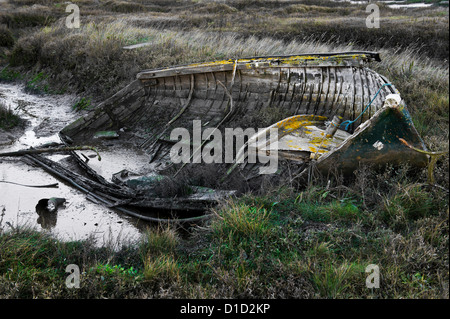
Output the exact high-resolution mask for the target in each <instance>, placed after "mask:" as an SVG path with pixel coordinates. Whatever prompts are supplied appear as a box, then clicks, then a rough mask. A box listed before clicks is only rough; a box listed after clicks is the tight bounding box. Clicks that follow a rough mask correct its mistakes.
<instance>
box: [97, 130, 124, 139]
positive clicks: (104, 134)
mask: <svg viewBox="0 0 450 319" xmlns="http://www.w3.org/2000/svg"><path fill="white" fill-rule="evenodd" d="M118 137H119V134H118V133H117V132H116V131H99V132H96V133H95V134H94V138H95V139H104V140H111V139H115V138H118Z"/></svg>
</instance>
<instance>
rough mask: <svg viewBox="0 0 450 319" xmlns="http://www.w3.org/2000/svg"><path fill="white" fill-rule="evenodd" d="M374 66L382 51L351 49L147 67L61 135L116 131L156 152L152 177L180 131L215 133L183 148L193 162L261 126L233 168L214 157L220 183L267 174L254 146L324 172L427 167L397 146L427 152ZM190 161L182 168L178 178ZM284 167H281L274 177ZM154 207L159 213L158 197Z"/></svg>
mask: <svg viewBox="0 0 450 319" xmlns="http://www.w3.org/2000/svg"><path fill="white" fill-rule="evenodd" d="M376 61H380V56H379V54H378V53H375V52H344V53H328V54H302V55H290V56H267V57H251V58H242V59H230V60H223V61H215V62H207V63H196V64H189V65H182V66H175V67H167V68H159V69H154V70H145V71H142V72H140V73H139V74H137V79H136V80H135V81H133V82H132V83H130V84H129V85H128V86H127V87H125V88H124V89H122V90H121V91H119V92H118V93H116V94H115V95H113V96H112V97H111V98H109V99H107V100H106V101H104V102H102V103H101V104H100V105H98V106H97V107H96V108H95V109H94V110H92V111H91V112H90V113H88V114H87V115H86V116H83V117H81V118H80V119H78V120H77V121H75V122H74V123H71V124H70V125H68V126H67V127H65V128H64V129H63V130H62V131H61V132H60V136H61V139H62V140H63V141H64V142H65V143H66V144H76V145H80V144H93V145H99V143H100V144H101V143H102V142H101V141H99V140H95V139H94V137H95V135H96V133H97V132H101V131H114V132H116V133H117V139H118V141H119V143H120V141H127V142H132V143H133V144H134V146H135V147H136V149H139V150H140V151H144V152H145V153H146V154H148V162H146V163H142V165H145V166H148V169H149V172H150V171H151V172H152V174H161V175H164V174H165V173H167V170H168V168H170V167H172V166H173V165H174V163H173V161H172V159H173V157H171V150H172V149H173V146H174V144H176V143H181V141H180V140H173V139H171V132H172V131H173V130H174V129H176V128H183V129H186V130H187V131H188V132H189V134H191V135H195V134H196V132H194V131H195V125H193V123H199V125H200V127H201V129H202V130H203V131H207V130H208V129H209V131H208V132H209V134H206V136H205V135H201V143H197V144H196V143H195V142H192V141H189V140H188V141H184V142H183V143H184V144H187V145H188V147H189V148H190V150H191V152H190V156H188V160H190V162H189V163H194V162H195V161H193V158H194V157H195V154H196V151H199V152H202V150H203V149H204V148H205V147H207V145H208V144H209V143H212V141H213V140H214V138H213V139H212V140H211V137H214V136H215V135H214V133H216V132H221V133H225V132H226V130H227V129H237V128H242V129H243V130H245V129H247V128H254V129H255V130H256V129H259V130H258V133H255V134H252V135H249V136H246V138H245V140H246V142H245V143H244V145H240V146H239V147H235V146H236V145H235V144H236V143H237V142H236V140H235V141H234V144H232V146H233V154H232V159H233V160H232V161H231V162H229V161H228V162H227V161H226V160H224V157H225V156H224V154H221V155H220V156H219V157H216V158H215V159H216V160H217V161H216V162H215V163H221V164H222V165H223V166H224V167H225V170H224V171H221V170H217V176H215V177H213V178H217V179H218V180H219V179H221V178H223V176H224V175H225V176H227V175H230V174H233V172H236V171H237V170H239V171H240V174H243V175H244V176H246V178H252V177H254V176H258V175H259V174H263V173H262V171H261V170H259V169H260V168H261V163H251V164H252V165H248V164H249V161H248V158H249V157H248V155H249V149H253V150H255V151H256V152H257V153H258V152H259V153H264V154H265V155H266V156H269V157H270V156H277V158H280V159H282V160H288V161H292V162H295V163H297V164H298V165H299V170H300V171H302V172H306V171H307V169H308V168H309V167H311V165H314V166H315V167H316V168H318V169H319V170H320V171H323V172H327V171H329V170H331V169H333V170H335V169H339V170H341V171H342V172H343V173H344V174H351V173H352V172H353V171H354V170H355V169H357V168H358V167H359V165H361V164H373V165H386V164H388V163H392V164H399V163H404V162H408V163H409V164H410V165H412V166H424V165H426V163H427V157H426V155H425V154H422V153H419V152H415V151H414V150H412V149H411V148H408V147H405V145H403V144H402V143H401V142H400V140H399V138H402V139H404V140H406V141H408V143H410V144H411V145H412V146H414V147H416V148H419V149H425V145H424V143H423V141H422V140H421V138H420V136H419V135H418V133H417V131H416V129H415V128H414V125H413V122H412V120H411V117H410V115H409V113H408V110H407V108H406V105H405V103H404V101H403V100H402V99H401V97H400V93H399V92H398V90H397V89H396V88H395V86H394V85H393V84H392V83H390V82H389V80H388V79H386V78H385V77H384V76H382V75H380V74H378V73H376V72H375V71H373V70H371V69H370V68H369V67H368V66H369V64H370V63H373V62H376ZM195 121H197V122H195ZM274 128H276V129H277V130H278V132H279V135H278V138H276V141H275V142H274V143H272V142H270V141H268V140H264V143H256V142H255V141H256V140H257V138H258V137H259V136H260V135H261V132H268V130H270V129H274ZM235 137H236V136H235ZM236 138H237V137H236ZM215 142H216V143H217V141H215ZM219 142H220V143H222V142H223V141H219ZM259 142H261V141H259ZM172 155H173V153H172ZM228 158H230V157H228ZM197 163H198V164H197V165H200V166H201V165H208V164H207V163H202V162H201V161H200V162H197ZM185 165H186V163H184V164H182V165H178V169H177V170H176V172H177V173H178V172H179V171H181V170H182V169H183V167H184V166H185ZM192 165H194V164H192ZM237 167H239V168H238V169H236V168H237ZM258 170H259V171H258ZM282 170H283V165H282V164H279V165H278V167H277V170H276V172H272V173H279V172H280V171H282ZM224 172H225V173H224ZM172 173H173V171H172ZM175 175H176V174H175ZM226 195H230V193H227V192H224V193H220V196H219V197H220V198H223V197H224V196H226ZM157 202H158V203H156V201H154V204H153V206H154V207H158V208H161V207H164V206H167V207H169V208H170V206H171V199H158V200H157ZM180 205H182V203H181V204H180ZM147 207H152V203H151V200H148V201H147Z"/></svg>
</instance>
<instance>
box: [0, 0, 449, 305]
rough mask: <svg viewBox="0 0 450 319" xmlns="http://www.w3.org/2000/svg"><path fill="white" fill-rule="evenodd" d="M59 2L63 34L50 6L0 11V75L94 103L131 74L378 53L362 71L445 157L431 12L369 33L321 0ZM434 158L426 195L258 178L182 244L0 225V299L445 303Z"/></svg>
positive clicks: (440, 60)
mask: <svg viewBox="0 0 450 319" xmlns="http://www.w3.org/2000/svg"><path fill="white" fill-rule="evenodd" d="M72 2H74V3H77V4H79V5H80V9H81V10H82V11H81V13H82V22H81V27H80V28H79V29H67V28H66V27H65V24H64V17H65V12H64V8H65V7H64V5H62V4H61V3H60V2H58V1H52V0H40V1H28V0H21V1H16V2H15V4H14V5H13V4H11V3H8V2H7V3H6V4H4V3H2V4H1V5H4V6H6V7H5V8H7V9H8V11H7V10H5V11H2V13H1V14H0V24H2V23H3V24H4V26H3V27H0V39H3V40H2V41H3V42H2V43H4V44H1V45H0V47H1V48H0V63H1V64H2V65H3V66H2V68H1V70H2V71H1V73H0V79H1V80H3V81H21V82H25V83H28V84H30V85H31V86H32V87H33V88H35V89H36V90H37V91H38V92H40V93H42V92H43V93H46V92H47V93H48V92H71V93H77V94H79V95H80V99H81V100H80V101H89V103H91V105H92V107H95V105H96V103H97V102H99V101H101V100H103V99H104V98H105V97H108V96H109V95H111V94H112V93H115V92H116V91H117V90H118V89H120V88H122V87H124V86H125V85H126V84H128V83H129V82H130V81H131V80H133V79H134V78H135V75H136V73H137V72H138V71H140V70H142V69H151V68H156V67H162V66H170V65H175V64H183V63H191V62H200V61H207V60H216V59H225V58H234V57H243V56H261V55H276V54H283V55H287V54H295V53H302V52H330V51H346V50H356V49H366V50H370V51H377V50H378V51H380V53H381V57H382V62H381V63H373V64H372V65H371V66H370V67H371V68H372V69H374V70H376V71H378V72H379V73H381V74H382V75H385V76H386V77H387V78H388V79H389V80H390V81H392V82H393V83H394V84H395V85H396V87H397V88H398V89H399V91H400V92H401V94H402V98H403V99H404V100H405V101H406V104H407V105H408V109H409V111H410V112H411V115H412V118H413V121H414V124H415V126H416V128H417V129H418V131H419V133H420V135H421V136H422V138H423V139H424V141H425V144H426V145H427V147H428V148H429V149H430V150H447V151H448V134H449V130H448V128H449V94H448V88H449V80H448V76H449V69H448V60H447V55H448V9H447V8H431V9H426V10H408V11H396V10H392V9H389V8H387V7H386V6H384V5H383V4H380V8H381V10H382V11H381V14H382V21H381V28H380V29H379V30H373V29H367V28H366V27H365V23H364V21H365V18H366V16H367V14H366V13H365V7H364V6H351V5H349V4H347V3H337V2H331V1H327V0H320V1H312V0H303V1H300V0H299V1H289V2H287V1H286V2H284V1H269V0H258V1H257V0H254V1H243V0H229V1H223V2H220V3H219V2H211V1H192V2H187V1H176V0H172V1H162V0H160V1H156V0H154V1H150V0H149V1H144V0H135V1H113V0H111V1H99V5H94V4H93V2H91V1H81V0H80V1H72ZM33 4H38V5H39V6H38V7H34V10H32V5H33ZM32 15H35V16H37V17H33V18H32V17H31V16H32ZM2 30H3V31H2ZM144 42H149V43H151V45H149V46H145V47H142V48H139V49H135V50H124V49H123V47H124V46H126V45H131V44H137V43H144ZM0 112H2V111H0ZM0 116H1V113H0ZM448 163H449V160H448V155H446V156H444V157H442V158H441V159H440V160H439V161H438V163H437V165H436V168H435V171H434V174H435V177H436V183H437V185H438V186H429V185H427V184H426V172H425V170H423V171H417V170H413V169H410V168H408V167H403V168H397V169H393V168H389V167H388V168H386V169H385V170H384V171H381V172H380V171H378V172H375V171H372V170H371V169H370V168H361V169H360V170H359V171H357V172H355V174H354V176H353V177H352V178H350V179H348V180H345V181H343V180H342V179H341V178H340V176H332V177H329V178H321V177H317V178H316V179H315V180H313V181H312V182H311V183H310V184H305V183H303V184H301V183H291V182H290V181H289V180H284V181H282V182H280V183H278V184H274V183H273V181H272V180H270V179H267V180H266V181H265V182H264V183H262V185H261V189H260V190H259V191H255V192H254V193H252V194H247V195H245V196H243V197H241V198H239V199H234V200H232V201H229V202H225V203H222V204H221V205H220V206H219V207H217V208H216V209H215V210H214V211H215V214H214V217H213V218H212V219H211V220H210V221H208V222H206V223H204V224H202V225H200V227H193V228H190V230H189V234H187V235H186V234H185V236H180V232H179V231H178V230H177V228H176V227H175V226H174V227H171V228H167V227H162V228H161V229H160V230H158V231H155V230H154V229H151V230H149V231H148V232H147V233H146V234H145V235H144V238H143V239H142V241H140V242H136V243H129V244H125V245H124V246H123V247H122V248H121V249H119V250H115V249H114V247H108V246H107V245H106V246H105V247H101V248H99V247H97V246H96V245H94V243H93V241H90V240H86V241H77V242H62V241H58V240H55V239H54V238H53V237H51V236H50V235H48V234H45V233H41V232H37V231H34V230H30V229H26V228H24V227H16V226H17V225H14V226H13V227H11V226H9V225H4V224H2V223H1V217H0V298H32V297H37V298H62V297H64V298H102V297H107V298H125V297H127V298H133V297H134V298H148V297H153V298H448V282H449V261H448V253H449V249H448V246H449V238H448V234H449V229H448V227H449V222H448V216H449V210H448V192H447V191H446V190H445V188H444V189H443V187H447V186H446V185H448V183H449V165H448ZM0 209H1V203H0ZM0 216H1V215H0ZM68 264H76V265H78V266H79V267H80V269H81V271H82V277H81V287H80V289H68V288H66V286H65V280H66V277H67V276H68V274H67V273H65V269H66V266H67V265H68ZM370 264H376V265H378V266H379V267H380V274H381V283H380V289H368V288H366V285H365V280H366V277H367V274H366V273H365V269H366V267H367V266H368V265H370Z"/></svg>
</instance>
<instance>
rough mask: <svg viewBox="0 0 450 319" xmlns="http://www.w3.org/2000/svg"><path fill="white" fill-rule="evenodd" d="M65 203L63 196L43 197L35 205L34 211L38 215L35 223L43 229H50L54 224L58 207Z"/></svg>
mask: <svg viewBox="0 0 450 319" xmlns="http://www.w3.org/2000/svg"><path fill="white" fill-rule="evenodd" d="M65 203H66V200H65V199H64V198H57V197H52V198H43V199H41V200H39V202H38V203H37V205H36V213H37V214H38V215H39V218H38V219H37V223H38V224H39V225H41V227H42V228H43V229H51V228H53V227H55V226H56V222H57V219H58V208H59V207H61V206H62V205H64V204H65Z"/></svg>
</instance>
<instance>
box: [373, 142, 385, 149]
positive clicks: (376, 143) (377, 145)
mask: <svg viewBox="0 0 450 319" xmlns="http://www.w3.org/2000/svg"><path fill="white" fill-rule="evenodd" d="M372 146H373V147H375V148H376V149H377V150H379V151H380V150H381V149H382V148H383V147H384V144H383V143H382V142H380V141H376V142H375V143H373V145H372Z"/></svg>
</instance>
